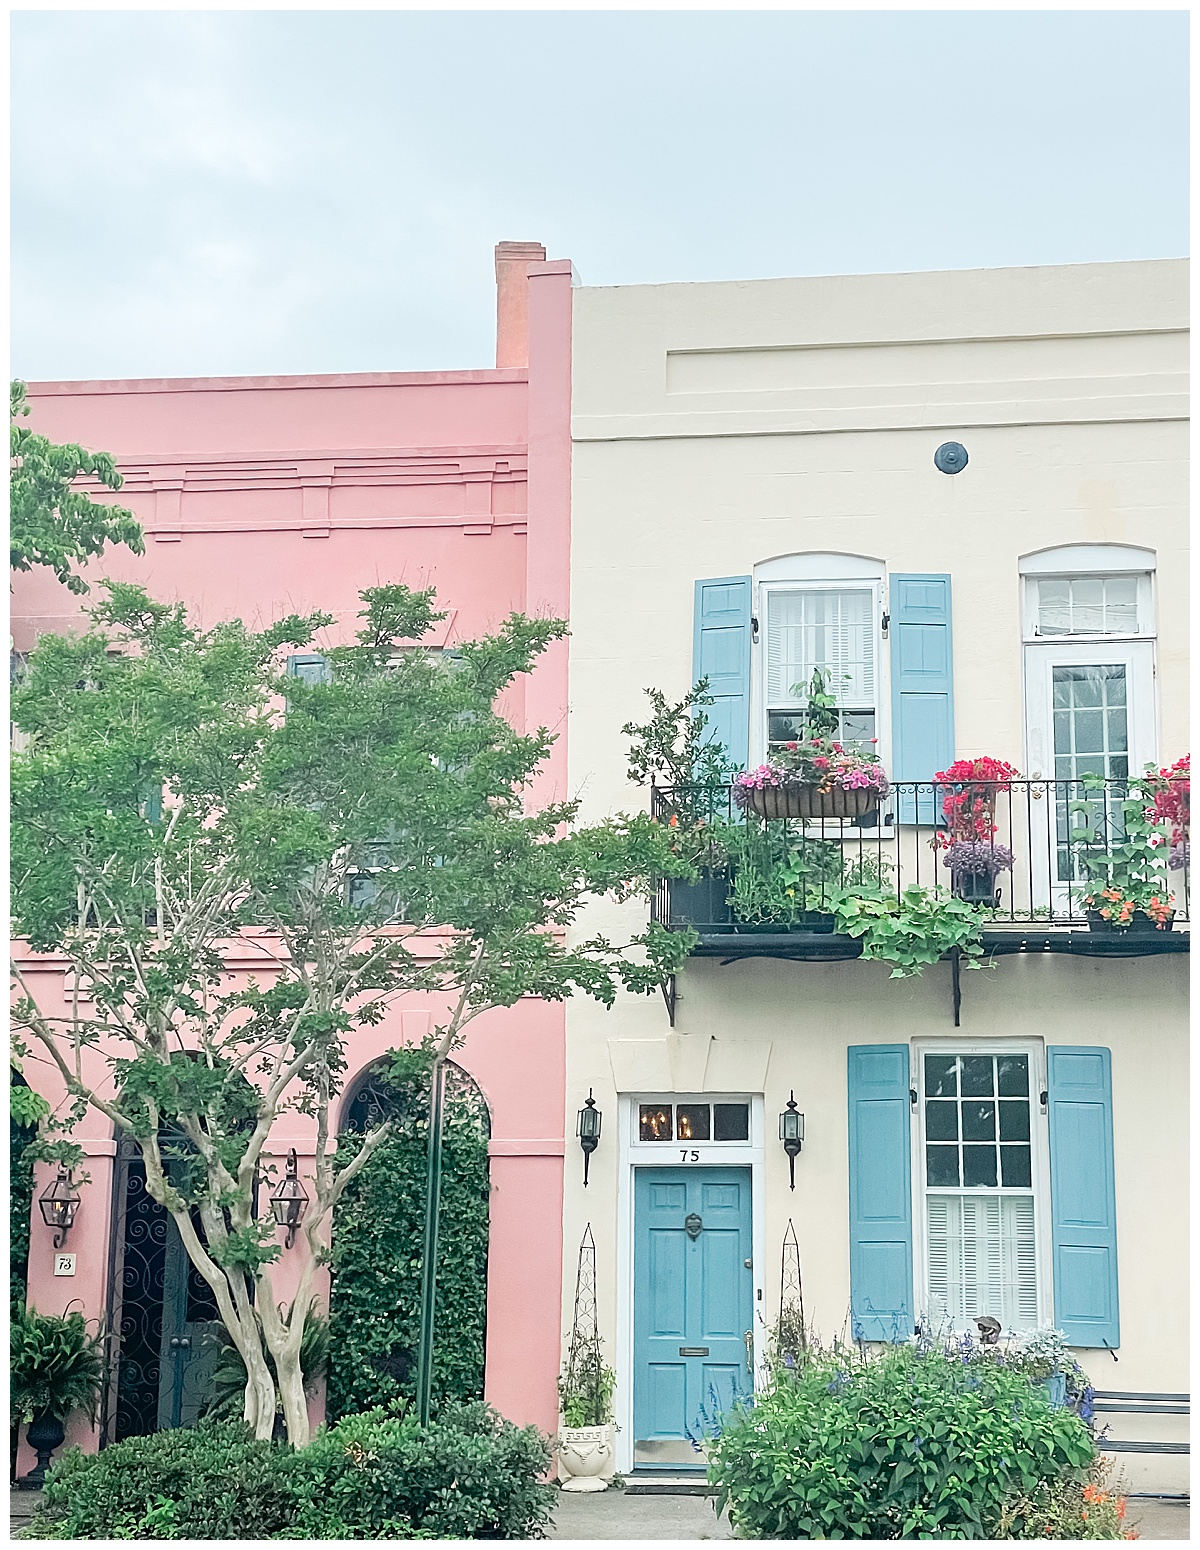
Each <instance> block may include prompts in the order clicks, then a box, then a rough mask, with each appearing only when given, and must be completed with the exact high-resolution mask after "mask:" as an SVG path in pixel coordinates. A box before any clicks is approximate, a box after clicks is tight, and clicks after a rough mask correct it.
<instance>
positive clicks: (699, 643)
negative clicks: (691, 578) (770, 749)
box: [692, 576, 752, 770]
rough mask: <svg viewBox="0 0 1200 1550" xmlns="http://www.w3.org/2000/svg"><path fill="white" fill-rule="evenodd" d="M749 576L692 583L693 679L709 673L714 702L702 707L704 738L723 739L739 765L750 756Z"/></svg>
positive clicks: (738, 767)
mask: <svg viewBox="0 0 1200 1550" xmlns="http://www.w3.org/2000/svg"><path fill="white" fill-rule="evenodd" d="M751 595H752V589H751V580H750V577H749V576H718V577H714V578H712V579H711V580H707V581H698V582H697V583H696V599H695V613H694V619H693V636H692V681H693V682H696V681H698V680H699V679H701V678H707V679H708V692H709V694H711V695H712V697H713V700H714V701H715V703H714V704H713V705H710V706H708V707H707V709H706V711H705V714H706V715H707V716H708V719H709V738H710V740H711V741H712V742H719V743H724V745H725V748H726V749H727V751H728V753H729V757H730V759H731V760H732V761H733V763H734V765H735V767H736V768H737V769H739V770H744V769H745V768H746V764H747V761H748V760H749V757H750V602H751Z"/></svg>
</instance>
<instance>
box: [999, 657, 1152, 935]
mask: <svg viewBox="0 0 1200 1550" xmlns="http://www.w3.org/2000/svg"><path fill="white" fill-rule="evenodd" d="M1025 717H1026V756H1027V763H1026V769H1027V770H1028V772H1029V775H1030V778H1031V779H1034V780H1038V779H1044V780H1053V781H1057V782H1072V781H1080V780H1081V779H1082V777H1083V776H1084V775H1087V774H1092V775H1099V776H1102V777H1104V778H1105V779H1109V780H1121V779H1124V778H1125V777H1126V776H1129V775H1131V774H1133V775H1137V774H1140V773H1141V772H1142V769H1143V768H1144V766H1145V765H1146V764H1148V763H1149V762H1151V761H1152V760H1154V759H1155V757H1156V755H1157V742H1158V739H1157V736H1156V715H1155V705H1154V643H1153V641H1119V642H1113V641H1093V642H1087V643H1082V642H1080V643H1077V644H1072V645H1066V644H1062V645H1051V644H1045V645H1043V644H1030V645H1026V647H1025ZM1081 795H1082V790H1081V788H1079V787H1078V786H1074V787H1068V786H1066V785H1059V786H1057V787H1056V797H1057V800H1056V801H1054V802H1049V801H1047V802H1044V803H1043V802H1037V803H1034V804H1033V807H1032V818H1033V824H1032V828H1033V833H1032V839H1033V842H1034V857H1033V872H1034V875H1033V878H1032V879H1031V881H1032V883H1033V894H1034V903H1035V904H1037V905H1040V906H1045V905H1048V904H1049V905H1052V907H1053V908H1054V909H1055V911H1056V912H1057V911H1058V910H1060V909H1065V908H1066V907H1067V893H1068V883H1069V880H1070V878H1071V877H1072V875H1073V874H1072V871H1071V867H1070V864H1069V858H1068V856H1067V853H1066V850H1065V847H1064V845H1063V839H1064V836H1065V832H1066V828H1067V804H1068V801H1069V800H1070V799H1074V798H1078V797H1080V796H1081Z"/></svg>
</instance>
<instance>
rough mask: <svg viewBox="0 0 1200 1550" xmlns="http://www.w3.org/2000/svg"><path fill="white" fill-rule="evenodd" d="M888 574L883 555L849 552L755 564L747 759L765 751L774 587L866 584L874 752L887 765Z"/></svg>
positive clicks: (826, 588) (839, 588)
mask: <svg viewBox="0 0 1200 1550" xmlns="http://www.w3.org/2000/svg"><path fill="white" fill-rule="evenodd" d="M885 588H886V574H885V568H884V565H883V563H882V561H879V560H872V559H868V558H867V557H865V556H861V555H853V554H794V555H785V556H782V557H781V558H779V559H775V560H766V561H764V562H762V563H761V564H759V565H756V566H755V567H754V589H753V590H754V600H753V611H754V617H755V619H756V620H757V621H758V629H757V630H756V631H755V632H754V634H755V640H754V646H755V654H754V655H753V656H752V658H751V660H752V662H753V670H752V672H751V682H750V764H751V766H754V765H756V764H761V763H762V762H763V760H764V759H765V758H766V756H767V742H768V739H767V708H768V707H767V644H766V643H767V612H768V610H769V608H770V600H771V596H772V594H773V593H779V592H831V591H833V592H844V591H851V590H862V591H866V590H868V589H870V590H871V592H872V593H873V594H874V596H873V610H874V617H875V736H876V739H877V741H876V744H875V752H876V753H877V754H878V756H879V758H880V759H881V760H882V761H883V764H884V767H885V769H889V770H890V769H891V763H892V758H891V755H892V741H891V732H892V728H891V720H892V718H891V662H890V657H891V652H890V651H889V650H888V639H887V637H886V636H885V635H884V633H883V616H884V609H885V607H886V604H885V598H886V596H887V593H886V590H885Z"/></svg>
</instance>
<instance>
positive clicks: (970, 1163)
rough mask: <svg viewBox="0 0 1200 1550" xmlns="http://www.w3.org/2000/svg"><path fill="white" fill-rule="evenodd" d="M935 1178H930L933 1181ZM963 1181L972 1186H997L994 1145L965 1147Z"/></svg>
mask: <svg viewBox="0 0 1200 1550" xmlns="http://www.w3.org/2000/svg"><path fill="white" fill-rule="evenodd" d="M932 1182H933V1180H932V1179H931V1180H930V1183H932ZM963 1183H964V1185H966V1187H967V1188H968V1189H970V1188H971V1187H972V1186H976V1187H980V1186H984V1185H988V1186H993V1187H994V1186H995V1183H996V1148H995V1147H994V1146H964V1147H963Z"/></svg>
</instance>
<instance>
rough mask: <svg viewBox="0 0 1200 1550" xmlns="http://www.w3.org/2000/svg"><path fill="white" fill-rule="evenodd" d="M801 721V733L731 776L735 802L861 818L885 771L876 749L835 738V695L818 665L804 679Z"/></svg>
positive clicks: (803, 814)
mask: <svg viewBox="0 0 1200 1550" xmlns="http://www.w3.org/2000/svg"><path fill="white" fill-rule="evenodd" d="M795 688H796V689H797V690H799V688H800V685H796V686H795ZM804 722H805V727H804V730H805V736H804V738H803V739H800V740H797V741H796V742H789V743H784V744H783V746H782V747H780V748H777V749H776V750H775V751H774V752H773V753H772V754H771V756H770V758H769V759H768V760H767V762H766V763H765V764H760V765H759V766H758V768H757V769H754V770H747V771H746V772H745V773H744V774H742V775H738V776H737V777H736V778H735V780H734V797H735V799H736V801H737V802H738V804H739V805H740V806H741V807H743V808H744V809H745V810H746V811H747V812H751V813H757V815H758V816H759V817H760V818H809V819H820V818H858V819H862V818H865V817H867V816H868V815H869V814H871V813H873V812H875V811H876V810H877V809H878V807H879V804H880V802H881V801H882V800H883V798H884V797H885V796H886V795H887V791H888V779H887V774H886V772H885V770H884V768H883V765H882V763H881V762H880V760H879V759H878V758H877V757H876V756H875V755H874V754H860V753H854V752H853V751H852V750H850V749H848V748H846V747H845V745H844V744H842V743H840V742H838V740H837V736H836V734H837V730H838V726H839V723H840V715H839V712H838V707H837V701H836V699H835V698H834V696H833V695H832V694H830V692H829V680H828V675H827V674H825V673H823V672H822V671H821V669H820V668H814V670H813V676H812V681H811V682H810V683H809V685H808V701H807V704H806V707H805V711H804ZM872 741H873V740H872Z"/></svg>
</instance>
